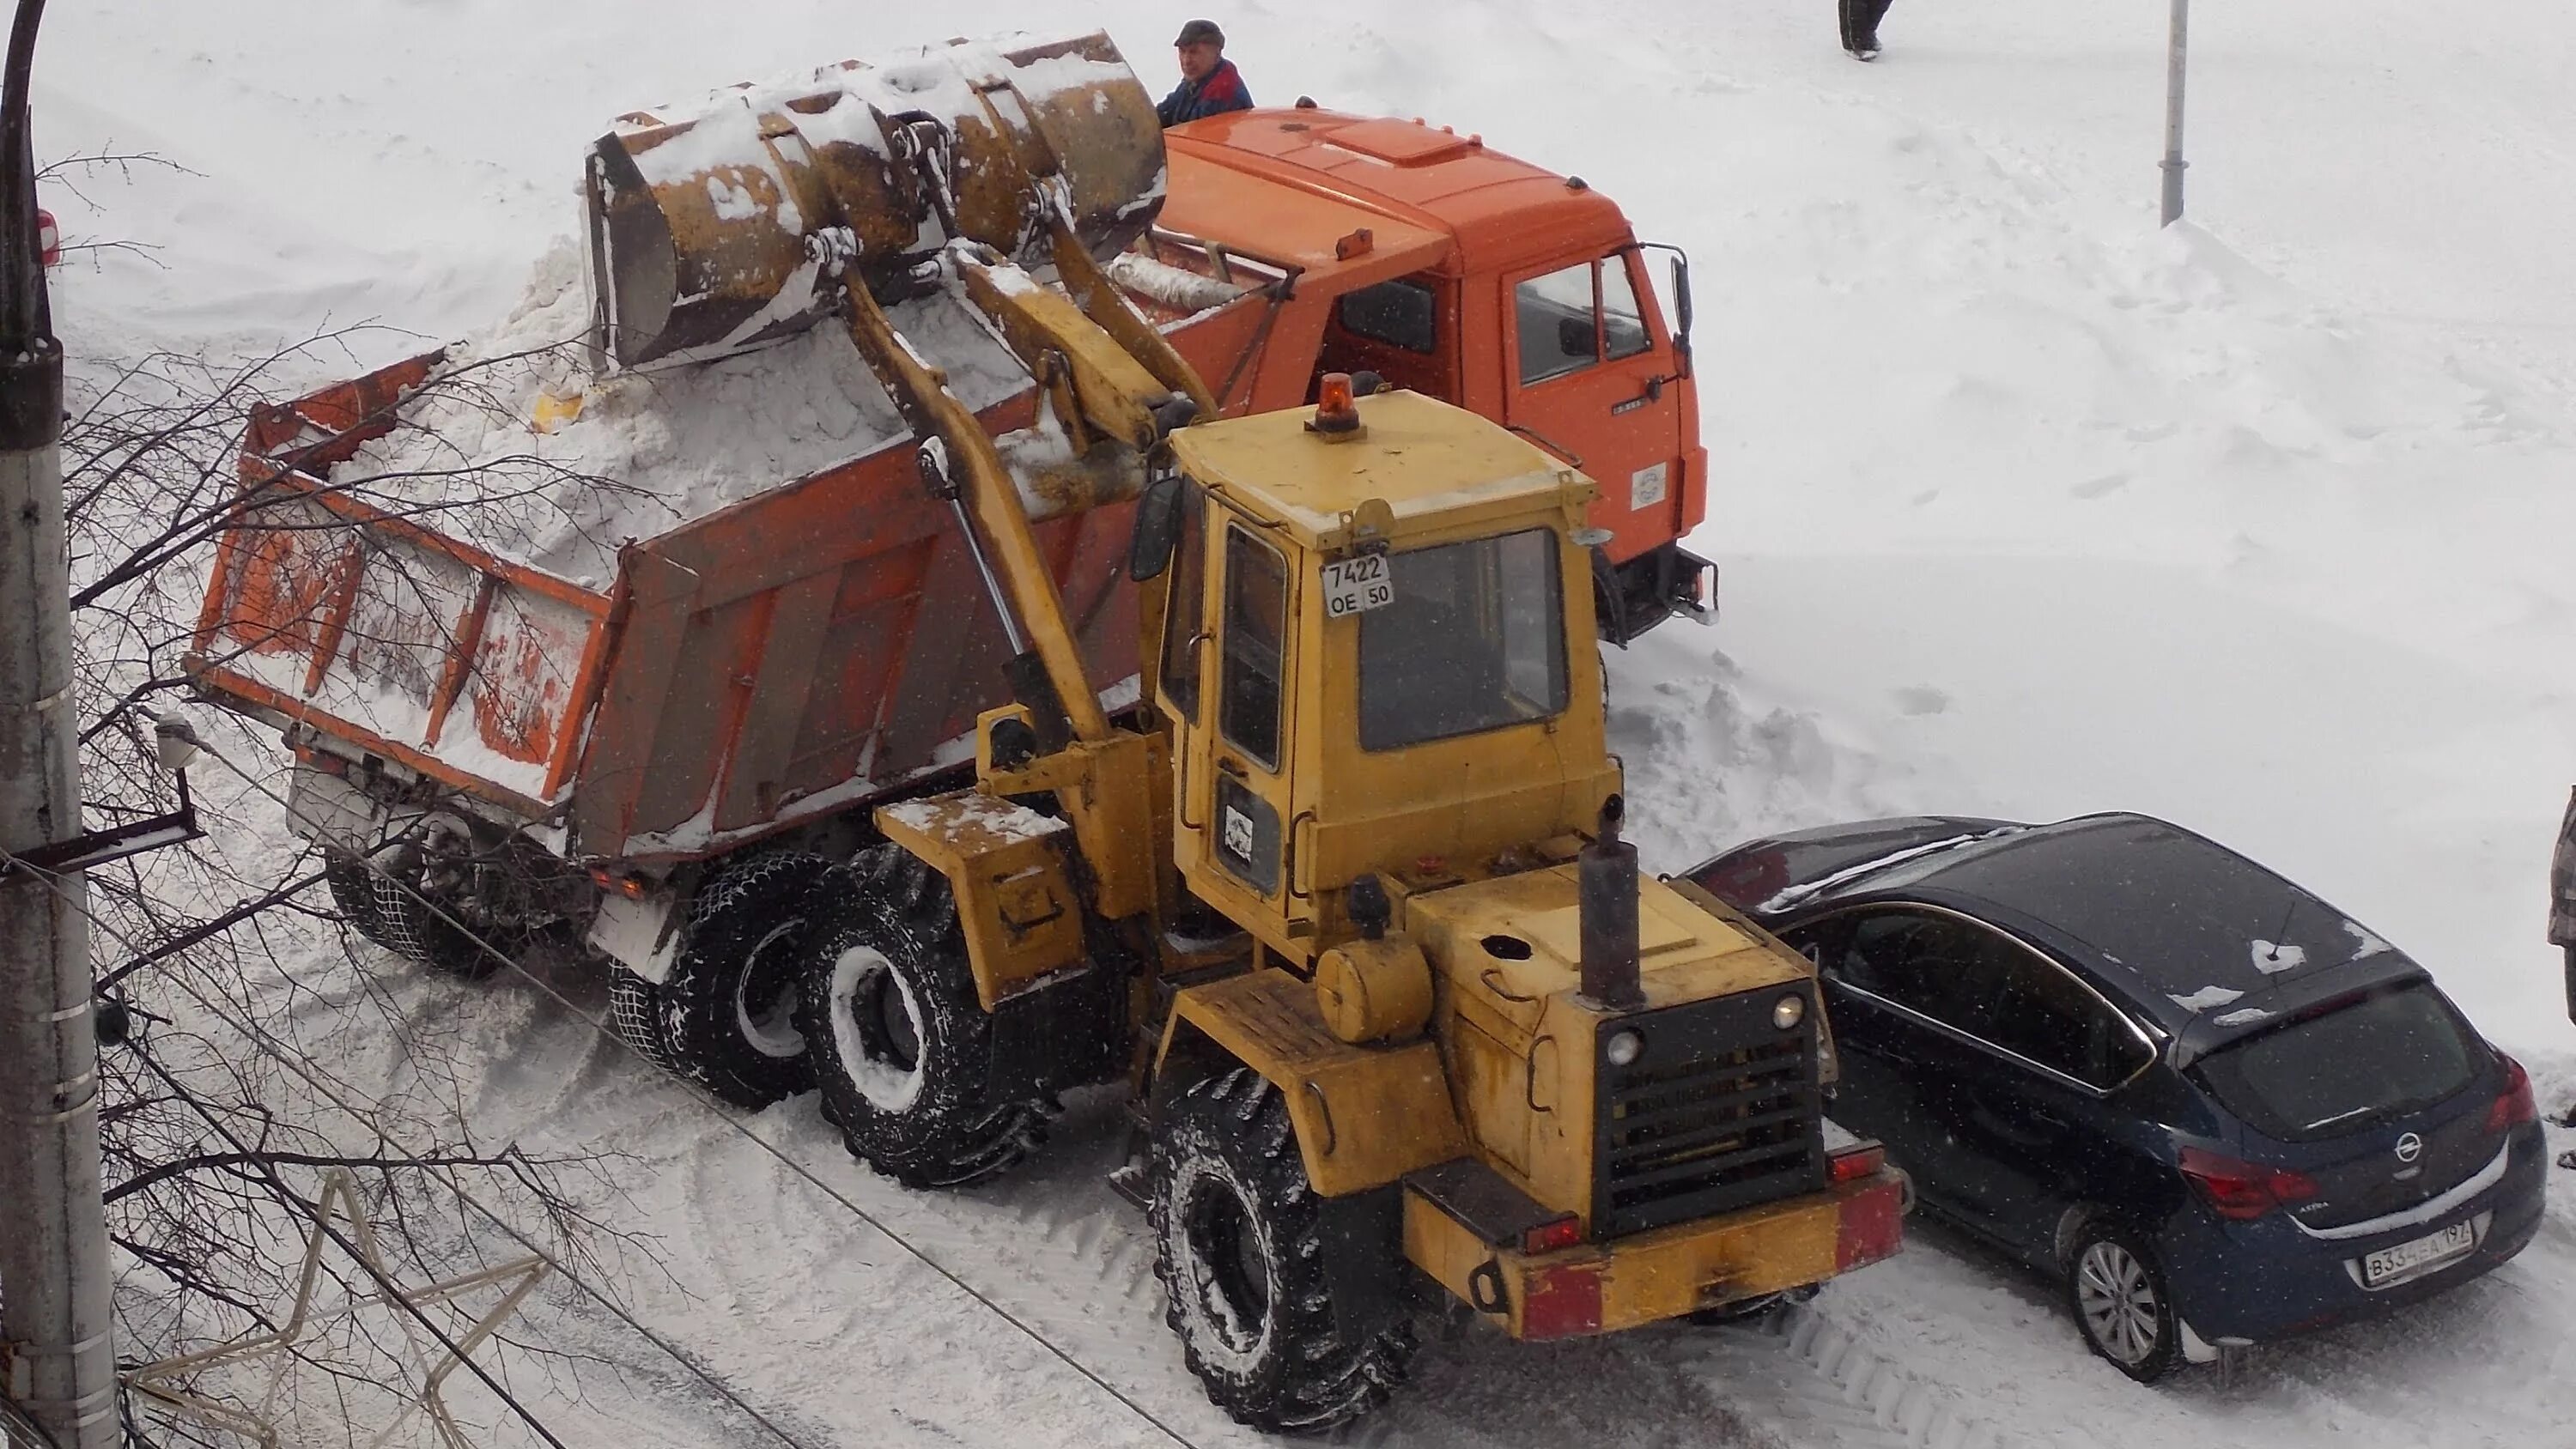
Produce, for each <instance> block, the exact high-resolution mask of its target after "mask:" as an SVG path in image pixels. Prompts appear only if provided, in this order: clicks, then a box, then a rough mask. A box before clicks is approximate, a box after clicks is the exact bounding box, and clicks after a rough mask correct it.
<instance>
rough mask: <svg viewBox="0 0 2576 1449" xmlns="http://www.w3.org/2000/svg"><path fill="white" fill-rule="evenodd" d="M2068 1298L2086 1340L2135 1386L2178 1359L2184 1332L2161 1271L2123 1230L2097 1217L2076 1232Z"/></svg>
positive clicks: (2163, 1371)
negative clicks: (2133, 1380)
mask: <svg viewBox="0 0 2576 1449" xmlns="http://www.w3.org/2000/svg"><path fill="white" fill-rule="evenodd" d="M2066 1299H2067V1304H2068V1306H2069V1307H2071V1308H2072V1309H2074V1311H2075V1327H2076V1329H2077V1331H2079V1332H2081V1333H2082V1334H2083V1335H2084V1342H2085V1343H2086V1344H2088V1345H2089V1346H2091V1348H2092V1350H2093V1351H2094V1352H2095V1353H2098V1354H2100V1355H2101V1356H2102V1357H2104V1358H2106V1359H2109V1360H2110V1361H2111V1366H2112V1367H2114V1368H2116V1369H2118V1370H2119V1371H2120V1372H2122V1373H2124V1374H2127V1375H2128V1376H2129V1377H2131V1378H2133V1379H2136V1380H2137V1381H2138V1382H2140V1383H2142V1384H2151V1383H2154V1382H2155V1381H2156V1380H2158V1379H2160V1378H2163V1377H2164V1376H2165V1375H2166V1374H2168V1373H2170V1372H2172V1371H2173V1367H2174V1365H2175V1364H2177V1363H2180V1362H2181V1361H2182V1331H2181V1326H2180V1324H2179V1323H2178V1322H2177V1321H2176V1320H2175V1317H2174V1306H2173V1294H2172V1293H2171V1292H2170V1291H2169V1290H2168V1289H2167V1288H2166V1287H2165V1275H2164V1269H2163V1268H2161V1267H2159V1266H2158V1265H2157V1263H2156V1257H2155V1254H2154V1253H2153V1252H2152V1251H2150V1250H2149V1249H2148V1247H2147V1246H2146V1244H2145V1243H2144V1242H2143V1241H2141V1240H2140V1239H2139V1238H2138V1237H2137V1235H2135V1234H2133V1233H2131V1232H2129V1231H2128V1230H2127V1229H2125V1228H2122V1227H2120V1226H2118V1225H2116V1224H2114V1223H2110V1222H2107V1221H2104V1220H2101V1219H2095V1220H2093V1221H2091V1222H2088V1223H2086V1224H2085V1225H2084V1227H2083V1228H2082V1229H2081V1230H2080V1231H2079V1232H2078V1233H2077V1234H2076V1238H2075V1251H2074V1252H2073V1253H2072V1254H2071V1255H2069V1257H2068V1258H2067V1269H2066Z"/></svg>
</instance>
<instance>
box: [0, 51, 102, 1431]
mask: <svg viewBox="0 0 2576 1449" xmlns="http://www.w3.org/2000/svg"><path fill="white" fill-rule="evenodd" d="M43 15H44V0H19V3H18V7H17V21H16V24H15V25H14V26H12V27H11V29H10V33H9V50H8V61H7V71H6V73H5V76H4V77H0V849H5V850H7V851H8V852H9V854H10V855H11V856H13V857H14V856H21V855H26V854H30V853H33V854H36V855H38V856H39V857H40V858H41V857H42V856H43V855H44V854H45V853H46V852H45V848H46V847H48V846H57V845H60V844H62V843H64V842H69V841H74V840H77V839H78V838H79V837H80V836H81V834H82V830H81V804H80V751H79V744H78V741H77V738H76V736H75V733H74V724H75V721H74V719H73V706H72V696H71V685H72V631H71V594H70V573H69V566H68V563H67V560H66V559H65V556H64V539H63V479H62V452H61V443H62V415H63V349H62V344H61V343H59V342H57V341H56V340H55V339H54V335H53V318H52V309H51V307H50V305H49V304H48V302H47V300H46V297H45V275H44V269H43V266H42V264H41V262H40V259H39V256H38V247H37V239H36V176H35V150H34V146H33V142H32V140H31V138H30V136H29V128H28V110H27V108H28V72H29V69H30V68H31V67H32V65H33V64H34V61H35V52H36V27H37V24H38V23H39V22H40V21H41V20H42V18H43ZM86 898H87V888H86V886H85V884H84V882H83V878H82V876H81V874H80V873H79V871H78V870H77V869H74V870H71V871H68V872H67V873H65V874H64V875H62V876H61V877H60V878H59V879H47V878H44V877H42V876H41V875H40V874H39V872H38V871H36V870H34V869H32V868H28V867H25V866H19V867H16V868H12V869H10V870H8V871H7V873H6V874H5V875H0V1375H5V1377H0V1389H5V1390H6V1391H7V1394H8V1397H10V1398H12V1399H14V1400H16V1401H17V1402H18V1404H19V1406H20V1407H21V1408H23V1409H25V1410H26V1411H27V1412H28V1413H29V1414H30V1415H32V1416H33V1417H34V1418H35V1420H36V1422H37V1423H39V1424H41V1425H43V1426H44V1428H45V1429H46V1431H47V1432H48V1433H49V1434H50V1435H51V1436H52V1437H53V1439H54V1441H55V1442H56V1443H57V1444H59V1445H60V1446H62V1449H116V1445H117V1442H118V1439H119V1434H118V1427H117V1420H116V1355H115V1351H114V1344H113V1343H112V1342H111V1341H110V1337H109V1328H108V1314H109V1307H110V1305H109V1279H108V1258H107V1221H106V1217H105V1214H104V1212H103V1210H102V1208H101V1207H100V1203H99V1147H98V1034H97V1031H96V1027H95V1023H94V1022H93V1021H92V1019H91V1016H90V964H89V931H88V922H87V918H86V917H85V916H84V914H83V909H84V907H85V905H86V904H87V899H86Z"/></svg>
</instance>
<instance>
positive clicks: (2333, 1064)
mask: <svg viewBox="0 0 2576 1449" xmlns="http://www.w3.org/2000/svg"><path fill="white" fill-rule="evenodd" d="M2486 1060H2487V1053H2486V1050H2485V1048H2484V1047H2482V1046H2480V1045H2479V1043H2478V1040H2477V1038H2476V1036H2475V1035H2474V1034H2473V1033H2471V1032H2470V1030H2469V1028H2468V1026H2467V1024H2466V1023H2464V1022H2462V1021H2461V1020H2460V1017H2459V1014H2458V1013H2457V1012H2455V1011H2453V1010H2452V1009H2451V1004H2450V1003H2449V1002H2447V1001H2445V1000H2443V999H2442V994H2441V993H2440V992H2438V991H2435V990H2434V989H2433V988H2432V987H2431V986H2429V985H2426V984H2424V983H2422V982H2415V983H2412V984H2410V985H2405V986H2399V987H2394V988H2391V989H2389V990H2385V991H2375V992H2372V993H2371V994H2369V995H2367V996H2363V997H2360V998H2358V999H2355V1000H2352V1001H2347V1002H2343V1003H2341V1004H2338V1005H2336V1006H2334V1007H2333V1008H2331V1009H2329V1010H2327V1011H2324V1012H2322V1013H2319V1014H2318V1015H2315V1016H2309V1017H2304V1018H2301V1019H2297V1020H2293V1021H2291V1022H2290V1023H2288V1024H2287V1025H2284V1026H2280V1027H2276V1028H2274V1029H2272V1030H2270V1031H2267V1032H2264V1033H2262V1034H2260V1035H2258V1036H2252V1037H2248V1038H2246V1039H2245V1040H2243V1041H2240V1042H2237V1043H2234V1044H2232V1045H2229V1046H2225V1047H2221V1048H2219V1049H2218V1050H2217V1051H2214V1052H2212V1053H2210V1054H2209V1056H2208V1057H2207V1058H2205V1059H2203V1060H2202V1061H2201V1063H2200V1064H2199V1065H2198V1066H2197V1067H2196V1068H2194V1071H2195V1073H2196V1074H2197V1075H2198V1076H2199V1077H2200V1079H2201V1082H2202V1084H2203V1085H2205V1086H2206V1087H2208V1088H2209V1090H2210V1091H2211V1092H2212V1093H2213V1094H2215V1095H2216V1096H2217V1098H2218V1100H2219V1102H2220V1104H2221V1105H2223V1106H2225V1107H2226V1108H2227V1109H2228V1110H2229V1111H2231V1112H2233V1113H2235V1114H2236V1115H2238V1116H2239V1117H2242V1118H2244V1119H2245V1121H2246V1123H2247V1124H2248V1125H2250V1126H2252V1127H2253V1128H2254V1129H2255V1130H2256V1131H2259V1132H2261V1133H2263V1134H2265V1135H2266V1136H2270V1137H2276V1138H2280V1139H2282V1140H2284V1141H2293V1142H2295V1141H2300V1140H2302V1139H2306V1138H2313V1137H2332V1136H2335V1135H2338V1134H2340V1133H2343V1132H2349V1131H2355V1130H2357V1129H2359V1128H2362V1127H2365V1126H2368V1125H2370V1124H2371V1123H2373V1122H2376V1121H2379V1120H2382V1119H2384V1118H2387V1117H2389V1116H2392V1115H2394V1114H2396V1113H2400V1112H2406V1111H2411V1110H2413V1109H2415V1108H2418V1107H2424V1106H2429V1105H2431V1104H2432V1103H2434V1102H2438V1101H2441V1100H2442V1099H2443V1098H2445V1097H2449V1096H2451V1095H2452V1094H2454V1093H2456V1092H2459V1091H2461V1090H2463V1089H2464V1088H2466V1087H2467V1086H2468V1085H2469V1084H2470V1083H2471V1082H2473V1081H2475V1080H2476V1079H2477V1075H2478V1072H2479V1071H2480V1070H2481V1069H2482V1068H2483V1067H2484V1066H2485V1065H2486Z"/></svg>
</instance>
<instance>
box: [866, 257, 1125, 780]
mask: <svg viewBox="0 0 2576 1449" xmlns="http://www.w3.org/2000/svg"><path fill="white" fill-rule="evenodd" d="M843 287H844V290H845V291H846V292H847V293H848V301H849V309H850V310H849V326H850V340H851V341H852V342H853V343H855V344H856V345H857V347H858V349H859V356H860V357H862V358H864V359H866V361H867V364H868V368H869V370H870V371H872V372H874V373H875V374H876V375H877V380H878V381H879V382H881V383H883V384H884V385H885V389H886V391H887V393H889V394H890V395H892V397H893V398H894V400H895V406H896V407H897V408H898V409H899V410H901V411H902V413H903V414H904V417H905V419H906V421H908V422H910V423H911V424H912V426H913V429H914V431H915V432H916V433H917V434H919V435H921V436H922V437H924V438H925V439H932V438H935V439H937V440H938V441H939V442H940V444H941V445H942V450H943V451H944V452H945V454H946V458H945V460H944V461H945V466H946V468H947V469H950V470H954V471H953V472H950V473H949V474H948V477H949V479H950V481H951V482H952V483H953V484H954V485H955V486H956V487H957V488H958V490H959V494H960V497H961V499H962V502H963V504H964V513H965V515H966V519H961V522H965V521H967V520H971V523H970V525H969V526H970V535H969V539H970V542H972V541H974V539H973V531H980V532H981V534H982V544H983V546H987V547H990V548H991V550H992V562H993V564H994V565H995V567H996V571H997V572H998V573H999V575H1000V586H1001V588H1002V590H1003V591H1004V592H1005V593H1006V594H1007V595H1008V597H1007V598H997V599H995V600H994V603H995V605H996V606H997V607H999V608H1000V609H1001V610H1002V611H1003V620H1004V625H1005V627H1006V628H1009V627H1010V621H1011V620H1012V619H1013V618H1014V617H1016V618H1017V620H1018V621H1019V624H1018V628H1016V629H1013V630H1011V632H1013V633H1015V634H1019V635H1021V636H1022V638H1019V639H1014V641H1013V642H1014V643H1015V644H1022V645H1023V647H1024V648H1027V649H1033V650H1034V651H1035V652H1036V654H1037V656H1038V659H1039V660H1040V661H1041V662H1042V663H1043V665H1044V666H1045V669H1046V674H1047V678H1048V679H1049V680H1050V681H1051V682H1052V683H1053V684H1054V686H1055V693H1056V696H1057V701H1056V702H1057V705H1058V707H1060V708H1061V709H1062V710H1063V711H1064V716H1065V718H1066V719H1067V720H1068V721H1069V722H1070V723H1071V725H1072V730H1073V737H1074V738H1075V739H1079V740H1084V741H1090V742H1097V741H1099V740H1103V739H1106V738H1108V736H1109V717H1108V715H1107V714H1105V713H1103V712H1102V710H1101V708H1100V697H1099V695H1098V693H1097V692H1096V691H1095V690H1094V689H1093V688H1092V686H1091V683H1090V679H1089V676H1088V674H1087V673H1086V672H1085V671H1084V669H1083V667H1082V647H1081V645H1080V644H1079V643H1078V642H1076V641H1075V639H1074V636H1073V629H1072V626H1071V625H1069V624H1068V623H1067V622H1066V621H1065V614H1064V599H1063V597H1062V596H1061V595H1060V594H1058V593H1057V591H1056V586H1055V576H1054V574H1053V573H1051V572H1050V571H1049V570H1048V568H1047V565H1046V557H1045V555H1044V554H1042V553H1040V552H1039V550H1038V538H1037V531H1036V530H1035V528H1033V527H1032V526H1031V525H1030V523H1029V512H1028V508H1027V507H1026V505H1025V504H1023V503H1022V502H1021V500H1020V492H1019V488H1018V487H1017V485H1015V484H1014V483H1013V482H1012V480H1011V473H1010V469H1009V468H1008V467H1007V466H1005V465H1004V464H1003V462H1002V456H1001V452H1000V450H999V449H997V448H996V447H995V446H994V445H993V439H992V437H991V435H990V434H988V433H986V432H985V431H984V426H983V424H982V423H980V422H978V421H976V418H975V415H974V414H973V413H972V412H970V411H968V410H967V408H966V405H965V404H964V403H962V402H959V401H958V400H957V395H956V394H955V393H953V392H950V391H949V390H948V375H947V373H946V372H945V371H944V370H942V369H940V368H937V367H934V366H932V365H930V364H929V363H926V362H924V361H922V360H921V357H920V355H919V354H918V353H916V352H914V351H913V349H912V347H911V346H910V345H909V344H908V343H906V342H905V341H904V340H903V335H902V334H901V333H899V332H897V331H895V329H894V324H893V323H892V322H889V321H888V320H886V315H885V313H884V311H882V310H881V309H880V308H878V306H877V304H876V299H875V298H873V297H870V296H869V295H868V290H867V288H865V287H863V286H860V285H859V284H858V283H857V281H856V280H855V279H848V280H845V281H844V283H843Z"/></svg>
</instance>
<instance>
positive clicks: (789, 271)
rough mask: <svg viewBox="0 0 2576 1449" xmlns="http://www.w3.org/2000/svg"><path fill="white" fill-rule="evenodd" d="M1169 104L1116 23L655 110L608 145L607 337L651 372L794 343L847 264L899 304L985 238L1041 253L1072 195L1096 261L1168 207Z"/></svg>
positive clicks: (615, 358)
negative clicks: (1052, 213) (1156, 101)
mask: <svg viewBox="0 0 2576 1449" xmlns="http://www.w3.org/2000/svg"><path fill="white" fill-rule="evenodd" d="M1163 177H1164V172H1163V133H1162V128H1161V126H1160V124H1159V123H1158V121H1157V120H1156V118H1155V115H1154V105H1153V100H1152V98H1151V97H1150V96H1148V95H1147V94H1146V92H1145V88H1144V85H1143V84H1142V83H1141V82H1139V81H1138V80H1137V79H1136V75H1135V72H1133V71H1131V70H1129V69H1128V67H1127V62H1126V60H1125V58H1124V57H1122V56H1120V55H1119V53H1118V48H1117V47H1116V46H1115V45H1113V44H1111V43H1110V40H1109V37H1108V36H1107V35H1105V34H1102V33H1099V32H1096V31H1095V32H1093V33H1092V34H1089V35H1081V36H1075V37H1072V38H1069V39H1060V40H1047V41H1035V40H1026V41H1022V40H1015V41H1012V42H1009V43H1006V44H986V43H969V42H963V41H958V42H951V43H950V44H947V45H943V46H933V47H930V48H928V49H926V50H923V51H920V52H917V53H913V54H909V55H906V56H903V57H900V58H898V59H895V60H892V61H889V62H886V63H884V64H878V65H871V64H868V63H866V62H861V61H844V62H842V63H841V64H839V65H836V66H830V67H827V68H825V69H824V70H822V71H820V72H818V73H817V74H815V75H814V76H812V77H811V78H809V79H807V80H805V81H802V82H800V83H796V84H790V85H784V86H772V87H752V86H739V87H736V88H734V89H733V90H731V91H728V92H725V93H724V94H722V95H721V96H719V97H717V98H716V99H715V100H714V101H712V102H709V103H704V104H701V105H698V106H695V107H690V108H685V109H682V110H677V111H671V112H668V113H665V112H639V113H636V114H634V115H629V116H625V117H622V118H620V120H619V121H618V123H617V127H616V129H615V130H613V131H611V132H610V133H609V134H608V135H606V136H603V137H601V138H600V140H599V142H598V143H597V144H596V145H595V146H593V147H592V148H591V154H590V162H589V166H588V174H587V177H586V184H585V186H584V191H585V194H586V198H587V207H588V211H589V220H590V260H591V279H592V283H593V296H594V297H595V298H596V299H597V306H598V311H597V314H596V317H595V322H596V332H595V335H594V339H593V340H594V343H595V344H596V346H597V347H598V349H599V350H600V352H601V353H602V354H603V356H604V358H605V360H606V361H608V362H610V363H613V364H614V365H616V366H620V367H637V366H641V365H644V364H646V363H651V362H656V361H677V360H682V359H703V358H708V357H718V356H723V355H725V354H727V353H730V352H738V351H741V350H743V349H745V348H750V347H757V346H760V345H761V344H763V343H767V342H772V341H776V340H778V339H780V338H783V337H786V336H789V335H791V334H793V333H796V332H799V331H802V330H803V329H804V328H806V327H808V326H811V325H812V324H813V322H814V321H815V319H816V318H818V317H821V316H823V315H826V314H827V313H829V312H830V311H831V310H832V308H833V305H834V299H835V298H836V297H837V296H838V295H839V274H838V273H837V272H836V271H835V270H834V269H835V268H848V269H850V270H851V272H852V274H853V275H855V277H856V278H857V280H859V281H860V282H861V283H862V284H863V285H865V286H866V287H867V288H868V290H869V292H870V293H871V294H872V295H874V296H876V297H878V298H880V299H882V300H893V299H895V298H897V297H900V296H902V295H904V294H905V293H906V292H908V291H911V290H913V286H912V283H911V281H910V277H911V273H912V272H913V270H914V269H915V268H916V267H918V266H919V265H920V264H921V263H923V262H925V261H927V260H929V259H930V258H931V257H932V256H934V255H935V254H936V253H937V252H938V251H939V249H940V248H941V247H943V246H945V245H946V244H947V243H948V242H950V241H952V240H956V239H959V238H968V239H972V240H974V241H978V242H982V243H984V244H986V245H988V246H991V247H994V248H997V249H999V250H1000V251H1002V252H1004V253H1006V254H1009V255H1011V256H1013V257H1015V258H1023V259H1026V260H1028V261H1031V262H1033V263H1034V262H1039V261H1043V260H1044V256H1043V254H1042V250H1041V251H1039V252H1035V253H1033V252H1032V247H1033V245H1036V244H1038V241H1039V238H1041V237H1042V236H1043V235H1044V226H1043V219H1044V217H1045V216H1046V214H1047V212H1046V208H1047V207H1048V206H1049V205H1052V204H1055V203H1056V201H1057V200H1058V199H1060V200H1061V204H1062V205H1063V206H1064V208H1065V211H1066V213H1067V215H1068V216H1069V217H1070V219H1071V221H1072V224H1073V230H1074V234H1075V235H1076V236H1077V237H1079V238H1080V239H1081V241H1082V243H1083V245H1084V246H1085V247H1087V248H1089V249H1090V251H1091V252H1092V254H1093V255H1094V256H1097V257H1100V258H1103V259H1106V258H1108V257H1110V256H1112V255H1114V254H1116V253H1117V252H1120V251H1123V250H1125V249H1126V247H1127V246H1128V244H1129V243H1131V242H1133V241H1134V240H1135V239H1136V238H1137V237H1138V236H1139V235H1141V234H1143V232H1144V230H1145V228H1147V227H1148V226H1150V225H1152V224H1153V220H1154V217H1155V215H1156V213H1158V212H1159V211H1160V210H1161V209H1162V200H1163Z"/></svg>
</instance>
